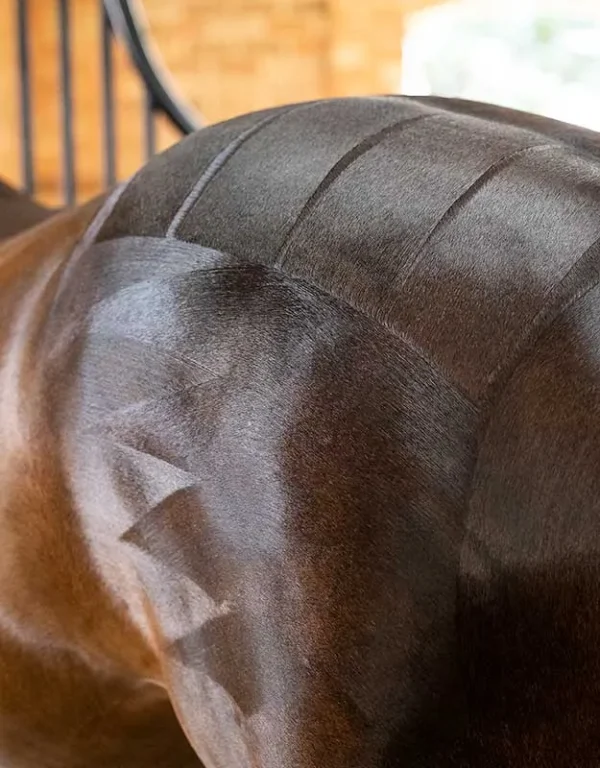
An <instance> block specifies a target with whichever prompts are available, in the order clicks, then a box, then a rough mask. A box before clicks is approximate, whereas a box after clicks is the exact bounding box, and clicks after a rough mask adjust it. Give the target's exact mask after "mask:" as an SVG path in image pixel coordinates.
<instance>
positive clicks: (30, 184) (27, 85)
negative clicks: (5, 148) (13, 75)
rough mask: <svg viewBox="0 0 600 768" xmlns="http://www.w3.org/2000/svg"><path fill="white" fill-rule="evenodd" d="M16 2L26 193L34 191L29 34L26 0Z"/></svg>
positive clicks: (23, 176)
mask: <svg viewBox="0 0 600 768" xmlns="http://www.w3.org/2000/svg"><path fill="white" fill-rule="evenodd" d="M16 2H17V27H18V38H19V40H18V56H19V99H20V108H21V135H22V141H21V174H22V183H23V187H24V188H25V191H26V192H27V193H28V194H30V195H31V194H33V193H34V191H35V180H34V176H33V127H32V121H31V68H30V63H29V34H28V28H27V27H28V15H29V14H28V8H27V0H16Z"/></svg>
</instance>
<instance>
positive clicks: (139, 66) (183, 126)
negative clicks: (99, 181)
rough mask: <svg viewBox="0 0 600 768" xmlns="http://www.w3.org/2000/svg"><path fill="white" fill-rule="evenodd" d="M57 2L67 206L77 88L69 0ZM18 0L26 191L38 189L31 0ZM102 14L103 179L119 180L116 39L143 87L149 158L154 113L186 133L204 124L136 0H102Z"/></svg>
mask: <svg viewBox="0 0 600 768" xmlns="http://www.w3.org/2000/svg"><path fill="white" fill-rule="evenodd" d="M56 1H57V3H58V25H59V41H60V45H59V55H60V84H61V88H60V100H61V115H62V131H61V133H62V135H61V145H62V146H61V153H62V166H63V174H62V176H63V196H64V201H65V203H66V204H67V205H71V204H73V202H74V201H75V194H76V178H75V170H76V157H75V145H74V140H73V93H72V65H71V33H72V30H71V18H70V13H69V0H56ZM16 2H17V30H18V57H19V73H20V83H19V100H20V113H21V134H22V141H21V172H22V186H23V188H24V190H25V191H26V192H27V193H28V194H31V195H33V194H35V187H36V184H35V168H34V159H33V154H34V148H33V121H34V117H33V114H32V105H31V64H30V60H31V57H30V35H29V8H28V0H16ZM98 2H99V3H100V6H101V7H100V19H101V22H100V23H101V25H102V29H101V50H100V51H99V55H100V61H101V69H102V133H103V153H104V184H105V185H106V186H107V187H109V186H112V185H113V184H114V183H115V181H116V155H117V136H116V130H115V110H116V108H117V105H116V104H115V98H114V80H115V68H114V64H113V54H112V43H113V39H114V40H116V42H117V44H120V45H123V46H125V48H126V50H127V52H128V54H129V58H130V60H131V62H132V63H133V65H134V67H135V69H136V71H137V73H138V75H139V77H140V80H141V82H142V84H143V87H144V110H143V115H142V126H141V129H142V131H143V136H144V147H145V155H146V157H150V156H151V155H153V154H154V152H155V149H156V130H155V118H156V115H158V114H163V115H165V116H166V117H167V118H168V119H169V120H170V122H171V123H172V124H173V125H174V126H175V127H176V128H177V129H178V130H179V131H180V132H181V133H182V134H187V133H191V132H192V131H195V130H196V129H197V128H199V127H200V126H201V125H202V119H201V117H200V116H199V115H198V114H197V113H196V112H195V111H194V110H193V109H192V108H190V107H189V106H188V105H187V104H186V103H185V102H184V101H183V99H181V98H180V97H179V96H177V95H176V89H175V87H174V85H173V83H172V81H171V79H170V77H169V74H168V72H167V71H166V69H165V68H164V67H163V65H162V64H161V63H160V57H159V56H158V54H157V53H156V52H155V50H154V48H153V45H152V42H151V39H150V37H149V35H148V34H147V25H146V22H145V16H144V12H143V8H142V6H141V4H140V3H139V2H138V1H137V0H98Z"/></svg>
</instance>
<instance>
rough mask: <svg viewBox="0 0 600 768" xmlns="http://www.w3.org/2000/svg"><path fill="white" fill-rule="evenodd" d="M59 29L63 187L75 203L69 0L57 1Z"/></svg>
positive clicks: (68, 202)
mask: <svg viewBox="0 0 600 768" xmlns="http://www.w3.org/2000/svg"><path fill="white" fill-rule="evenodd" d="M58 22H59V27H60V80H61V88H62V143H63V153H62V154H63V186H64V195H65V202H66V203H67V205H73V203H74V202H75V146H74V141H73V87H72V82H71V50H70V23H69V0H58Z"/></svg>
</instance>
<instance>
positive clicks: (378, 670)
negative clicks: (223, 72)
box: [0, 96, 600, 768]
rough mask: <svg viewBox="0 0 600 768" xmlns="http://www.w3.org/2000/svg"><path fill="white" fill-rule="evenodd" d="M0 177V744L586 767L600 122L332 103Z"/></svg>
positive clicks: (155, 757)
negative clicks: (3, 195) (60, 186)
mask: <svg viewBox="0 0 600 768" xmlns="http://www.w3.org/2000/svg"><path fill="white" fill-rule="evenodd" d="M8 199H10V200H11V201H12V202H11V206H12V207H11V208H10V209H8V210H9V213H6V210H7V209H6V208H4V209H3V208H2V203H1V202H0V220H4V222H5V224H4V229H2V228H0V235H1V234H2V233H3V234H4V235H5V239H4V240H2V242H0V318H1V323H0V433H1V440H0V446H1V450H0V487H1V488H2V492H1V493H0V576H1V577H0V764H1V765H2V766H3V768H84V767H85V768H108V766H114V768H117V766H118V768H142V766H143V767H144V768H147V767H148V766H152V767H153V768H194V767H195V768H201V766H203V767H204V768H324V766H326V767H327V768H490V767H491V766H494V767H497V766H502V767H503V768H567V767H568V768H573V766H576V767H577V768H596V767H597V765H598V761H599V759H600V735H599V730H598V721H599V719H600V644H599V643H598V632H599V631H600V601H599V600H598V589H599V586H600V553H599V549H600V547H599V542H600V473H599V472H598V467H599V466H600V437H599V435H600V430H599V426H600V386H599V384H600V135H598V134H596V133H594V132H592V131H587V130H585V129H583V128H577V127H574V126H568V125H566V124H563V123H559V122H556V121H552V120H549V119H546V118H541V117H537V116H534V115H527V114H525V113H519V112H515V111H511V110H507V109H504V108H500V107H493V106H489V105H483V104H476V103H472V102H465V101H460V100H444V99H440V98H432V97H430V98H413V97H410V98H409V97H398V96H379V97H369V98H367V97H364V98H362V97H361V98H350V99H332V100H325V101H315V102H305V103H301V104H292V105H288V106H285V107H276V108H273V109H267V110H263V111H260V112H255V113H252V114H250V115H243V116H240V117H237V118H234V119H232V120H229V121H226V122H223V123H220V124H217V125H213V126H210V127H207V128H204V129H202V130H201V131H199V132H198V133H196V134H193V135H192V136H190V137H187V138H186V139H184V140H183V141H182V142H180V143H179V144H177V145H175V146H174V147H172V148H170V149H169V150H167V151H166V152H165V153H163V154H161V155H158V156H157V157H155V158H153V159H152V160H151V161H150V162H149V163H148V164H147V165H145V166H144V167H143V168H142V169H141V170H140V171H139V172H138V173H136V174H135V175H134V176H133V177H132V178H130V179H129V180H127V181H126V182H124V183H122V184H121V185H119V186H117V187H116V188H114V189H113V190H111V191H110V192H108V193H107V194H106V195H103V196H101V197H99V198H97V199H94V200H92V201H91V202H89V203H86V204H85V205H83V206H81V207H79V208H75V209H68V210H63V211H58V212H48V211H46V210H43V209H41V208H39V207H38V206H36V205H35V204H34V203H33V202H32V201H29V200H27V199H26V198H24V197H19V198H13V197H12V196H11V197H10V198H8ZM17 209H19V210H20V211H21V214H20V216H21V218H18V217H17V214H16V213H15V212H16V211H17ZM3 210H4V211H5V213H4V216H3V214H2V211H3ZM30 225H33V226H30ZM16 230H20V231H19V232H17V231H16Z"/></svg>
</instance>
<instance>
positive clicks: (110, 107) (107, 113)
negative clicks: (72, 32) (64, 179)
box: [99, 0, 117, 187]
mask: <svg viewBox="0 0 600 768" xmlns="http://www.w3.org/2000/svg"><path fill="white" fill-rule="evenodd" d="M99 2H100V14H101V22H100V23H101V25H102V106H103V112H104V136H103V138H104V184H105V186H106V187H112V186H113V185H114V184H115V182H116V180H117V173H116V159H115V158H116V152H115V96H114V90H113V78H114V72H113V59H112V29H111V26H110V21H109V19H108V14H107V12H106V8H105V7H104V2H103V0H99Z"/></svg>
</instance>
